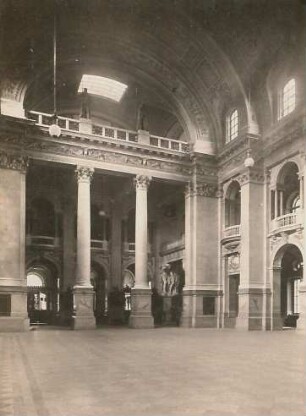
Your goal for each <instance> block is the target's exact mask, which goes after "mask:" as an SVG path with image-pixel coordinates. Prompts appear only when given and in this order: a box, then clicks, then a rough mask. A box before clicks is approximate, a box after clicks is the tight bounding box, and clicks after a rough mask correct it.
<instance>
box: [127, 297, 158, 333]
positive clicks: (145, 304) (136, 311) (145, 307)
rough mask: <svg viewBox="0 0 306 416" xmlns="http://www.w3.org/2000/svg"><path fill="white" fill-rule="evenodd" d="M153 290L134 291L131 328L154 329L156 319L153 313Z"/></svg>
mask: <svg viewBox="0 0 306 416" xmlns="http://www.w3.org/2000/svg"><path fill="white" fill-rule="evenodd" d="M151 297H152V293H151V289H132V293H131V301H132V308H131V315H130V320H129V327H130V328H137V329H140V328H149V329H150V328H154V319H153V316H152V312H151Z"/></svg>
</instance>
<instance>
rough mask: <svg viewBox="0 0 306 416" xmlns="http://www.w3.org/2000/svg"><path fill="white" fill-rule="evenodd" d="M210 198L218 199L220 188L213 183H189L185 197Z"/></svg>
mask: <svg viewBox="0 0 306 416" xmlns="http://www.w3.org/2000/svg"><path fill="white" fill-rule="evenodd" d="M194 196H201V197H208V198H216V197H217V196H218V187H217V186H216V185H214V184H211V183H197V184H194V183H192V182H189V183H188V184H187V185H186V188H185V197H186V198H189V197H194Z"/></svg>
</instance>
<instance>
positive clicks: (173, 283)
mask: <svg viewBox="0 0 306 416" xmlns="http://www.w3.org/2000/svg"><path fill="white" fill-rule="evenodd" d="M160 279H161V284H162V295H164V296H174V295H177V294H178V286H179V276H178V274H177V273H175V272H174V271H173V270H171V266H170V264H166V265H165V266H163V267H162V272H161V276H160Z"/></svg>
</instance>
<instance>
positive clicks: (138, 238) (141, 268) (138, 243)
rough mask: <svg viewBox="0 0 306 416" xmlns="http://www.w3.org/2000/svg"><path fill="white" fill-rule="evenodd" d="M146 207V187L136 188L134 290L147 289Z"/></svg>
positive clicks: (139, 186)
mask: <svg viewBox="0 0 306 416" xmlns="http://www.w3.org/2000/svg"><path fill="white" fill-rule="evenodd" d="M147 212H148V207H147V187H145V186H142V185H137V187H136V218H135V288H139V289H147V288H148V279H147V263H148V213H147Z"/></svg>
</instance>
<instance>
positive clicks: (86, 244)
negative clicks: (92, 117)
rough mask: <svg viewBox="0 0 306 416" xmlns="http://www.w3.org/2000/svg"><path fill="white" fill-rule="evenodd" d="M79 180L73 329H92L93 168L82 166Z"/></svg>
mask: <svg viewBox="0 0 306 416" xmlns="http://www.w3.org/2000/svg"><path fill="white" fill-rule="evenodd" d="M76 174H77V180H78V213H77V267H76V281H75V285H74V287H73V309H74V315H73V319H72V327H73V329H92V328H95V326H96V322H95V317H94V311H93V295H94V292H93V287H92V285H91V283H90V264H91V259H90V256H91V248H90V228H91V224H90V183H91V179H92V176H93V169H91V168H88V167H83V166H80V167H78V168H77V169H76Z"/></svg>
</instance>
